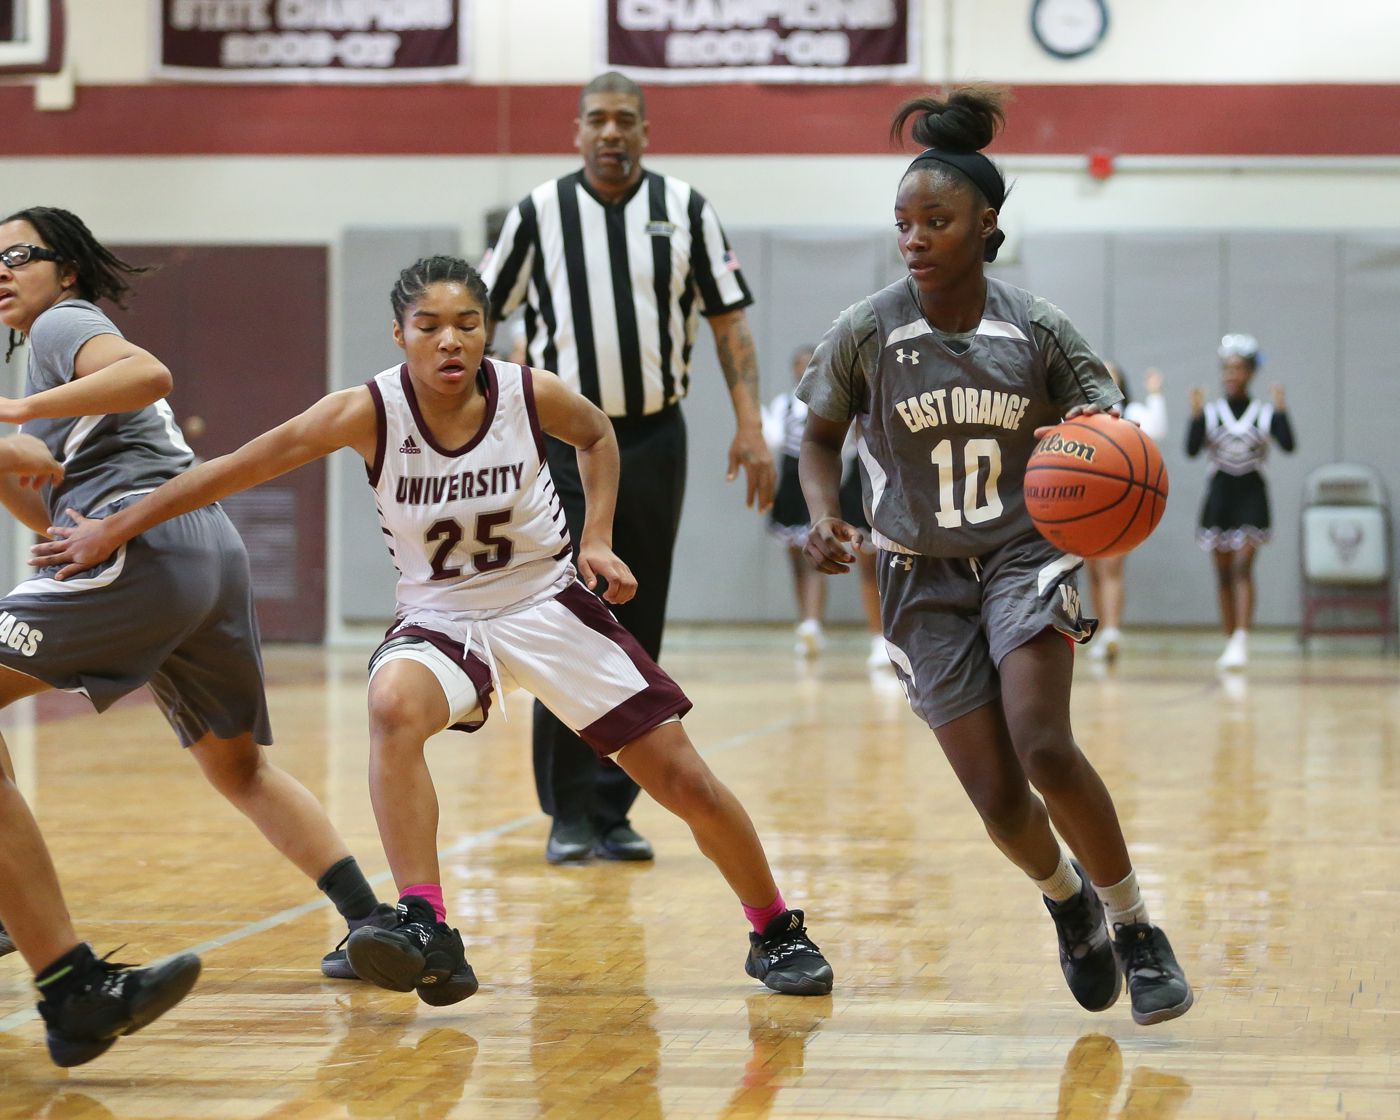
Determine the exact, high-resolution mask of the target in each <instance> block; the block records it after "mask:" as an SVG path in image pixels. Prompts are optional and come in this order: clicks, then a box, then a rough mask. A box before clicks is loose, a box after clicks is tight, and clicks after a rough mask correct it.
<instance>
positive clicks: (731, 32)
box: [597, 0, 920, 82]
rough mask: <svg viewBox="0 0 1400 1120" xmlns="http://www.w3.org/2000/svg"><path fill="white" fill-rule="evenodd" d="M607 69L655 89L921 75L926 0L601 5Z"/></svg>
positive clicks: (666, 0)
mask: <svg viewBox="0 0 1400 1120" xmlns="http://www.w3.org/2000/svg"><path fill="white" fill-rule="evenodd" d="M597 2H598V3H599V5H600V7H599V11H600V14H601V20H600V22H601V24H602V27H601V33H600V35H599V40H600V42H601V43H602V46H603V49H602V55H603V58H602V60H601V61H602V67H603V68H604V69H611V70H621V71H623V72H624V73H627V74H630V75H631V76H632V77H634V78H637V79H638V80H639V81H651V82H697V81H699V82H704V81H712V82H864V81H871V80H888V79H898V78H912V77H917V76H918V73H919V69H920V67H919V50H918V8H919V0H597Z"/></svg>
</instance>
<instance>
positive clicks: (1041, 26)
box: [1031, 0, 1108, 58]
mask: <svg viewBox="0 0 1400 1120" xmlns="http://www.w3.org/2000/svg"><path fill="white" fill-rule="evenodd" d="M1031 34H1032V35H1034V36H1035V41H1036V42H1037V43H1039V44H1040V45H1041V47H1042V48H1043V49H1044V50H1045V52H1046V53H1047V54H1051V55H1054V56H1055V57H1056V58H1079V57H1080V56H1081V55H1086V54H1088V53H1089V52H1090V51H1092V50H1093V49H1094V48H1095V47H1097V46H1098V45H1099V44H1100V43H1102V42H1103V38H1104V36H1105V35H1106V34H1108V5H1107V4H1106V3H1105V0H1034V2H1033V3H1032V4H1031Z"/></svg>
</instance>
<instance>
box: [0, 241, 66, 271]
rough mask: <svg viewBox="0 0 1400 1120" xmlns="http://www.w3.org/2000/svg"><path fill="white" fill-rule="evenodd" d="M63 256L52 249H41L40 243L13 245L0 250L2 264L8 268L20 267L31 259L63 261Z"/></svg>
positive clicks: (0, 262)
mask: <svg viewBox="0 0 1400 1120" xmlns="http://www.w3.org/2000/svg"><path fill="white" fill-rule="evenodd" d="M62 259H63V258H62V257H61V256H59V255H58V254H57V253H55V252H54V251H53V250H52V249H41V248H40V247H39V246H38V245H11V246H10V247H9V248H8V249H6V250H4V251H3V252H0V264H3V265H4V266H5V267H6V268H18V267H19V266H20V265H22V264H28V263H29V262H30V261H61V260H62Z"/></svg>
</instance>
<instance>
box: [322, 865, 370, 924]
mask: <svg viewBox="0 0 1400 1120" xmlns="http://www.w3.org/2000/svg"><path fill="white" fill-rule="evenodd" d="M316 888H317V889H318V890H321V891H324V892H325V894H326V897H327V898H329V899H330V900H331V901H332V902H333V903H335V908H336V909H337V910H339V911H340V916H341V917H342V918H344V919H345V920H346V921H347V922H354V921H358V920H359V919H360V918H367V917H369V915H370V912H371V911H372V910H373V909H374V908H375V907H376V906H378V905H379V899H378V898H376V897H375V895H374V888H373V887H371V886H370V885H369V881H368V880H367V879H366V878H365V876H364V872H362V871H361V870H360V865H359V864H358V863H356V862H355V857H354V856H346V857H345V858H344V859H342V860H339V861H337V862H336V863H333V864H332V865H331V867H330V869H329V870H328V871H327V872H326V873H325V874H324V875H322V876H321V877H320V878H319V879H317V880H316Z"/></svg>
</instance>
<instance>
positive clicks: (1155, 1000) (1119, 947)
mask: <svg viewBox="0 0 1400 1120" xmlns="http://www.w3.org/2000/svg"><path fill="white" fill-rule="evenodd" d="M1113 951H1114V953H1116V954H1117V955H1118V961H1119V963H1120V964H1121V965H1122V966H1123V975H1124V976H1126V977H1127V978H1128V995H1129V996H1130V997H1131V998H1132V1001H1133V1020H1134V1021H1135V1022H1137V1023H1140V1024H1142V1025H1143V1026H1148V1025H1150V1024H1152V1023H1162V1022H1165V1021H1166V1020H1168V1019H1175V1018H1176V1017H1177V1016H1178V1015H1184V1014H1186V1010H1187V1008H1189V1007H1190V1006H1191V1003H1192V1000H1193V999H1194V997H1193V996H1192V994H1191V985H1190V984H1188V983H1187V982H1186V973H1185V972H1184V971H1183V970H1182V967H1181V965H1179V964H1177V963H1176V955H1175V954H1174V953H1173V952H1172V947H1171V942H1169V941H1168V940H1167V935H1166V934H1165V933H1163V932H1162V931H1161V930H1160V929H1158V928H1157V927H1156V926H1152V925H1148V924H1147V923H1145V922H1137V923H1134V924H1132V925H1123V924H1121V923H1120V924H1119V925H1116V926H1114V927H1113Z"/></svg>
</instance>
